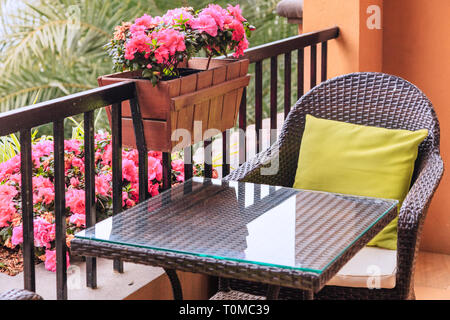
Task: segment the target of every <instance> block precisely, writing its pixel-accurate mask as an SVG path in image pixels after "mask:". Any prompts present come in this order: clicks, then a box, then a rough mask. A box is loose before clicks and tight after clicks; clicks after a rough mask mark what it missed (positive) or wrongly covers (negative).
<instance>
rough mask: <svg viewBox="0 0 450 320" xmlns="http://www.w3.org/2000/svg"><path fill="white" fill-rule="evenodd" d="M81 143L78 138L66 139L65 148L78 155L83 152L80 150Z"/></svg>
mask: <svg viewBox="0 0 450 320" xmlns="http://www.w3.org/2000/svg"><path fill="white" fill-rule="evenodd" d="M81 144H82V142H81V141H80V140H77V139H72V140H65V141H64V150H65V151H66V152H73V153H75V154H76V155H79V154H80V153H81V151H80V146H81Z"/></svg>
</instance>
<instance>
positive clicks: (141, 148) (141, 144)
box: [130, 99, 149, 202]
mask: <svg viewBox="0 0 450 320" xmlns="http://www.w3.org/2000/svg"><path fill="white" fill-rule="evenodd" d="M130 106H131V115H132V117H133V127H134V137H135V140H136V146H137V149H138V153H139V202H142V201H144V200H146V199H148V198H149V193H148V151H147V144H146V141H145V134H144V125H143V123H142V115H141V108H140V107H139V105H138V100H137V99H130Z"/></svg>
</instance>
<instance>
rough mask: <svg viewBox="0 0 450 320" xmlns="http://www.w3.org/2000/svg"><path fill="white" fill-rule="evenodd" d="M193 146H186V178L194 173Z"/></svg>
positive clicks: (189, 177)
mask: <svg viewBox="0 0 450 320" xmlns="http://www.w3.org/2000/svg"><path fill="white" fill-rule="evenodd" d="M192 151H193V150H192V146H189V147H186V148H184V180H185V181H187V180H189V179H191V178H192V177H193V175H194V170H193V161H192Z"/></svg>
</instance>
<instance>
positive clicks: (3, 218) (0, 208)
mask: <svg viewBox="0 0 450 320" xmlns="http://www.w3.org/2000/svg"><path fill="white" fill-rule="evenodd" d="M16 212H17V210H16V207H15V206H14V203H13V202H11V201H10V200H8V199H6V198H1V199H0V228H3V227H8V226H9V222H11V218H12V216H13V214H15V213H16Z"/></svg>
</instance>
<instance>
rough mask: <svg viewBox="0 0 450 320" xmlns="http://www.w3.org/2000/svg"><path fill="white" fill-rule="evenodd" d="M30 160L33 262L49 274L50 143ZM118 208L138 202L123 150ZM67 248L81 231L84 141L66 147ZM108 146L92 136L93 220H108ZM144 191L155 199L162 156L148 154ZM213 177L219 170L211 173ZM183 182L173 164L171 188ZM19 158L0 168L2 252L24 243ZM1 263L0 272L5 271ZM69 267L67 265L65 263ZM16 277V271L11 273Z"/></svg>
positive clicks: (102, 136) (132, 153)
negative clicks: (32, 208) (43, 266)
mask: <svg viewBox="0 0 450 320" xmlns="http://www.w3.org/2000/svg"><path fill="white" fill-rule="evenodd" d="M32 159H33V166H34V167H33V180H32V181H33V206H34V245H35V252H36V257H37V260H38V261H39V260H40V261H43V262H44V263H45V268H46V269H47V270H50V271H55V269H56V251H55V241H54V240H55V216H54V210H55V190H54V167H53V159H54V158H53V141H52V140H47V139H41V140H39V141H37V142H35V143H33V146H32ZM122 159H123V160H122V176H123V187H122V206H123V208H124V209H127V208H130V207H133V206H134V205H135V204H136V203H137V202H138V201H139V178H138V168H139V160H138V152H137V150H135V149H124V150H123V151H122ZM64 160H65V177H66V179H65V184H66V222H67V231H66V232H67V236H66V239H67V246H68V247H69V248H70V240H71V239H72V238H73V236H74V234H75V233H76V232H78V231H80V230H82V229H84V228H85V223H86V217H85V193H84V181H85V178H84V145H83V137H82V136H81V137H80V139H71V140H66V141H65V142H64ZM111 162H112V144H111V136H110V134H108V133H104V132H99V133H97V134H96V135H95V173H96V177H95V196H96V213H97V220H98V221H100V220H103V219H105V218H107V217H109V216H111V215H112V168H111ZM148 173H149V175H148V187H149V192H150V194H151V196H155V195H157V194H159V191H160V188H161V180H162V154H161V152H156V151H149V152H148ZM201 174H202V167H201V165H199V164H196V165H195V166H194V175H195V176H199V175H201ZM214 176H215V177H217V171H215V170H214ZM183 181H184V163H183V161H182V160H180V159H175V160H173V161H172V184H173V185H175V184H178V183H181V182H183ZM20 183H21V175H20V154H17V155H15V156H14V157H12V158H11V159H9V160H8V161H5V162H3V163H0V247H4V248H7V249H8V250H13V251H16V250H19V249H20V247H21V245H22V242H23V236H22V212H21V189H20ZM6 265H7V264H6V263H5V261H2V264H1V265H0V271H6V272H8V270H5V269H7V267H6ZM68 265H69V263H68ZM13 274H14V272H13Z"/></svg>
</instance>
